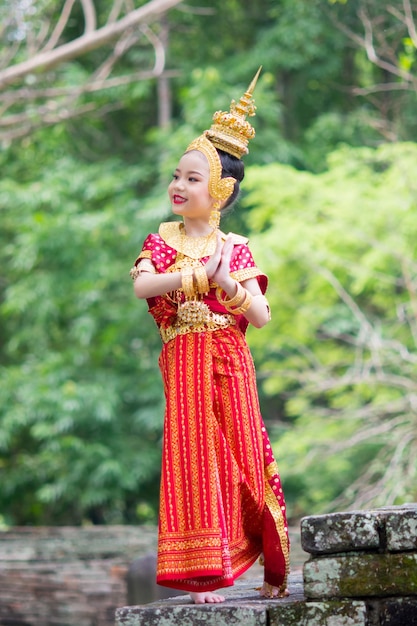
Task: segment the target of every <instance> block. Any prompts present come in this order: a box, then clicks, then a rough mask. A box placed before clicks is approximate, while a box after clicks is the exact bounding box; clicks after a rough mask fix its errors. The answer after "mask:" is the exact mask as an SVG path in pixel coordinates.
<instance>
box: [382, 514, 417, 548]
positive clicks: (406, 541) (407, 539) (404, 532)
mask: <svg viewBox="0 0 417 626" xmlns="http://www.w3.org/2000/svg"><path fill="white" fill-rule="evenodd" d="M385 535H386V547H387V550H389V551H392V552H399V551H405V550H417V505H407V506H404V507H401V508H400V507H397V508H396V509H395V510H389V511H388V512H387V513H386V517H385Z"/></svg>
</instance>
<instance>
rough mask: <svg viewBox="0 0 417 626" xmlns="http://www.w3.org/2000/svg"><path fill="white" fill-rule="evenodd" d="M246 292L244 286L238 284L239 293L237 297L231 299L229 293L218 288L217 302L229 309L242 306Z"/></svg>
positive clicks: (236, 294) (237, 292)
mask: <svg viewBox="0 0 417 626" xmlns="http://www.w3.org/2000/svg"><path fill="white" fill-rule="evenodd" d="M244 292H245V290H244V289H243V287H242V285H241V284H240V283H237V291H236V293H235V295H234V296H233V298H229V297H228V295H227V293H226V292H225V291H224V289H222V288H221V287H217V289H216V297H217V300H218V301H219V304H221V305H222V306H224V307H225V308H226V309H227V308H229V307H232V306H236V305H238V304H241V303H242V302H243V299H244V297H245V293H244ZM223 294H224V295H225V297H223Z"/></svg>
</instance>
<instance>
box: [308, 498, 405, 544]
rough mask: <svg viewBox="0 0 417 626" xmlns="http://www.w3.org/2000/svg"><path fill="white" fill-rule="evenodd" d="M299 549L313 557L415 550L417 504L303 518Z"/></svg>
mask: <svg viewBox="0 0 417 626" xmlns="http://www.w3.org/2000/svg"><path fill="white" fill-rule="evenodd" d="M301 545H302V548H303V550H305V552H309V553H310V554H313V555H321V554H336V553H339V552H350V551H358V550H367V551H372V550H373V551H379V552H381V551H387V552H403V551H408V550H417V504H415V503H412V504H408V505H403V506H392V507H382V508H379V509H374V510H367V511H348V512H342V513H331V514H326V515H313V516H309V517H304V518H303V519H302V520H301Z"/></svg>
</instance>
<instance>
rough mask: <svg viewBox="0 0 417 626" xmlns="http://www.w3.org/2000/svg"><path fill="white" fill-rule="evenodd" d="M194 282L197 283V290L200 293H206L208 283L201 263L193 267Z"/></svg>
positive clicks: (208, 288) (208, 286) (208, 287)
mask: <svg viewBox="0 0 417 626" xmlns="http://www.w3.org/2000/svg"><path fill="white" fill-rule="evenodd" d="M194 276H195V282H196V284H197V291H198V293H201V294H206V293H208V292H209V291H210V285H209V281H208V278H207V272H206V268H205V267H203V266H202V265H201V266H199V267H196V268H194Z"/></svg>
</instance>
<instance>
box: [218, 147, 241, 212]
mask: <svg viewBox="0 0 417 626" xmlns="http://www.w3.org/2000/svg"><path fill="white" fill-rule="evenodd" d="M217 152H218V154H219V157H220V161H221V164H222V178H226V177H227V176H233V178H236V182H235V186H234V189H233V192H232V193H231V195H230V196H229V198H228V199H227V201H226V204H225V205H224V207H223V209H222V210H223V211H224V209H226V208H227V207H230V206H231V205H232V204H233V203H234V202H235V201H236V200H237V198H238V196H239V193H240V183H241V181H242V180H243V177H244V176H245V166H244V164H243V162H242V161H241V160H240V159H238V158H237V157H235V156H232V155H231V154H229V153H228V152H224V151H223V150H217Z"/></svg>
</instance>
